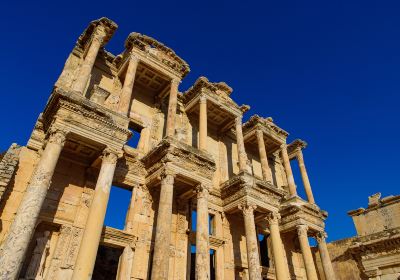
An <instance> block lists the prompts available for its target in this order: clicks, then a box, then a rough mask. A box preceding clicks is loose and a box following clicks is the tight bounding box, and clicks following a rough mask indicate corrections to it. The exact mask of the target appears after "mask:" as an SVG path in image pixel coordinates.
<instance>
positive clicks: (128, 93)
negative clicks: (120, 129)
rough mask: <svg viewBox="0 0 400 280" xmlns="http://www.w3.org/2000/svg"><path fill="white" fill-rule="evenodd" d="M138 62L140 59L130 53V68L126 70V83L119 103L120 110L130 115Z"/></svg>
mask: <svg viewBox="0 0 400 280" xmlns="http://www.w3.org/2000/svg"><path fill="white" fill-rule="evenodd" d="M138 64H139V59H138V58H137V57H136V56H134V55H133V54H130V55H129V62H128V69H127V70H126V74H125V80H124V85H123V87H122V92H121V98H120V100H119V105H118V112H120V113H121V114H124V115H129V111H130V110H129V109H130V105H131V99H132V90H133V84H134V82H135V76H136V69H137V66H138Z"/></svg>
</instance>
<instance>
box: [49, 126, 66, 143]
mask: <svg viewBox="0 0 400 280" xmlns="http://www.w3.org/2000/svg"><path fill="white" fill-rule="evenodd" d="M66 134H67V133H66V132H65V131H63V130H59V129H57V130H54V131H51V132H50V133H49V140H48V143H52V144H57V145H61V146H63V145H64V144H65V139H66Z"/></svg>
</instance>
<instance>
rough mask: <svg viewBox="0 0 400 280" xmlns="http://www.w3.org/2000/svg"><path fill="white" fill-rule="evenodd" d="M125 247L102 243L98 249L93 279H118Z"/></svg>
mask: <svg viewBox="0 0 400 280" xmlns="http://www.w3.org/2000/svg"><path fill="white" fill-rule="evenodd" d="M122 252H123V249H122V248H114V247H109V246H106V245H100V246H99V250H98V251H97V256H96V262H95V265H94V270H93V276H92V280H109V279H117V274H118V265H119V260H120V258H121V255H122Z"/></svg>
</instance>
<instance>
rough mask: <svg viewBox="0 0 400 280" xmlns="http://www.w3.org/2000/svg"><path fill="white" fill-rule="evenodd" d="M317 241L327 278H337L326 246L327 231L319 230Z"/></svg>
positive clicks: (333, 279)
mask: <svg viewBox="0 0 400 280" xmlns="http://www.w3.org/2000/svg"><path fill="white" fill-rule="evenodd" d="M317 242H318V249H319V254H320V255H321V261H322V267H323V269H324V273H325V279H326V280H335V279H336V277H335V272H334V271H333V267H332V262H331V258H330V257H329V251H328V247H327V246H326V233H325V232H319V233H318V234H317Z"/></svg>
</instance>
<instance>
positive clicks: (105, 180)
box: [72, 150, 118, 280]
mask: <svg viewBox="0 0 400 280" xmlns="http://www.w3.org/2000/svg"><path fill="white" fill-rule="evenodd" d="M117 159H118V156H117V154H116V153H114V152H110V151H108V150H105V151H104V155H103V159H102V163H101V168H100V173H99V176H98V178H97V183H96V188H95V191H94V196H93V201H92V203H91V205H90V209H89V214H88V218H87V221H86V227H85V231H84V233H83V237H82V241H81V245H80V248H79V252H78V257H77V260H76V263H75V268H74V273H73V275H72V279H73V280H81V279H91V277H92V274H93V268H94V264H95V261H96V255H97V250H98V247H99V242H100V237H101V232H102V230H103V224H104V218H105V215H106V210H107V204H108V199H109V197H110V190H111V185H112V182H113V178H114V171H115V167H116V165H117Z"/></svg>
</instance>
